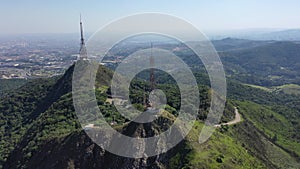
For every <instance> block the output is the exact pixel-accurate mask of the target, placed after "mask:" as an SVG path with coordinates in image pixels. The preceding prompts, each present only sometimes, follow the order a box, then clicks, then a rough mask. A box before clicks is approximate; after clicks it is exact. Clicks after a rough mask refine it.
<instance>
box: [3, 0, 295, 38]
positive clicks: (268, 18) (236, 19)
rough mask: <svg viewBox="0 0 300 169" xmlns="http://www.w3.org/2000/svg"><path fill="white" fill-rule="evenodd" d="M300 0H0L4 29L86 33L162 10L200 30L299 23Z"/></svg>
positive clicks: (5, 31) (289, 25)
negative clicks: (81, 28) (81, 30)
mask: <svg viewBox="0 0 300 169" xmlns="http://www.w3.org/2000/svg"><path fill="white" fill-rule="evenodd" d="M299 9H300V1H299V0H105V1H104V0H48V1H46V0H0V19H1V27H0V34H15V33H66V32H70V33H73V32H78V20H79V13H82V16H83V21H84V27H85V29H86V31H87V32H94V31H96V30H97V29H98V28H100V27H101V26H103V25H104V24H106V23H108V22H110V21H112V20H115V19H118V18H120V17H123V16H126V15H130V14H134V13H140V12H162V13H166V14H171V15H175V16H178V17H180V18H183V19H186V20H187V21H189V22H191V23H192V24H194V25H195V26H197V27H198V28H200V29H201V30H204V31H207V30H209V31H210V30H229V29H251V28H300V10H299Z"/></svg>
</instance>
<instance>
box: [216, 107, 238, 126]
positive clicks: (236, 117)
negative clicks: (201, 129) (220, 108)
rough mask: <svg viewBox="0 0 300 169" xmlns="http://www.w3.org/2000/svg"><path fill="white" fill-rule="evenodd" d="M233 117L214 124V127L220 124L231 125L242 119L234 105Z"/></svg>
mask: <svg viewBox="0 0 300 169" xmlns="http://www.w3.org/2000/svg"><path fill="white" fill-rule="evenodd" d="M234 112H235V118H234V119H233V120H232V121H229V122H227V123H222V124H216V125H215V127H221V125H233V124H236V123H239V122H241V121H242V119H241V115H240V113H239V111H238V109H237V108H236V107H234Z"/></svg>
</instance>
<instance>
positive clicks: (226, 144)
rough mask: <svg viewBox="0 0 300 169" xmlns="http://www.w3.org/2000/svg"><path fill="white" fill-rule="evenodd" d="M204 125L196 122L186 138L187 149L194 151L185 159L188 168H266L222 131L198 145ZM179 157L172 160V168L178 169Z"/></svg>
mask: <svg viewBox="0 0 300 169" xmlns="http://www.w3.org/2000/svg"><path fill="white" fill-rule="evenodd" d="M202 126H203V124H202V123H200V122H196V124H195V126H194V127H193V129H192V130H191V132H190V133H189V135H188V136H187V138H186V141H187V143H186V144H187V147H189V148H191V149H192V151H191V152H190V153H188V154H187V156H186V157H185V161H186V164H185V167H186V168H266V166H265V165H264V164H262V162H261V161H260V160H258V159H257V158H255V157H253V156H251V154H249V153H248V152H247V150H246V149H244V148H243V147H242V145H241V144H240V143H239V142H238V141H237V140H236V139H234V138H232V137H230V136H229V135H228V134H227V133H226V132H225V133H224V131H223V130H222V131H221V129H220V130H218V131H217V132H215V133H214V134H213V135H212V137H210V139H209V140H208V141H207V142H205V143H203V144H199V143H198V136H199V133H200V132H201V129H202ZM178 157H179V155H178V156H175V157H174V158H173V159H172V160H171V162H170V163H171V166H172V167H174V168H176V166H178V164H176V161H178V159H176V158H178Z"/></svg>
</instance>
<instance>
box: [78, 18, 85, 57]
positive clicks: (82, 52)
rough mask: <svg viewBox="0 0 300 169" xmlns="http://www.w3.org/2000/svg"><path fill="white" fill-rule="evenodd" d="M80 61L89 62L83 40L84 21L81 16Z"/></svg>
mask: <svg viewBox="0 0 300 169" xmlns="http://www.w3.org/2000/svg"><path fill="white" fill-rule="evenodd" d="M79 60H87V51H86V47H85V42H84V38H83V28H82V21H81V15H80V50H79Z"/></svg>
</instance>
